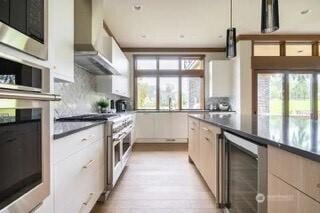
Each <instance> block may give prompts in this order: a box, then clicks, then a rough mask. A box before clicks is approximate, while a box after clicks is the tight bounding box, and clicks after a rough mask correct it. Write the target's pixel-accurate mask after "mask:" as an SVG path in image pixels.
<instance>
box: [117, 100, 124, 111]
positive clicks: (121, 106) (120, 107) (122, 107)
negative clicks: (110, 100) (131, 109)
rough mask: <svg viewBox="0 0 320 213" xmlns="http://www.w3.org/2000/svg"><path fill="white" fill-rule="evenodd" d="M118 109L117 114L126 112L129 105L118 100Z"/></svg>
mask: <svg viewBox="0 0 320 213" xmlns="http://www.w3.org/2000/svg"><path fill="white" fill-rule="evenodd" d="M116 109H117V112H125V111H126V110H127V104H126V101H125V100H122V99H120V100H117V101H116Z"/></svg>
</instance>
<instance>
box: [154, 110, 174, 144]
mask: <svg viewBox="0 0 320 213" xmlns="http://www.w3.org/2000/svg"><path fill="white" fill-rule="evenodd" d="M153 119H154V124H155V132H154V136H153V137H154V138H171V132H172V129H171V113H158V114H154V115H153Z"/></svg>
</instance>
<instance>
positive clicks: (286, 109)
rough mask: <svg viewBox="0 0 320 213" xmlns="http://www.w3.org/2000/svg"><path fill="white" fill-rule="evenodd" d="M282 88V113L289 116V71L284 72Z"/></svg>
mask: <svg viewBox="0 0 320 213" xmlns="http://www.w3.org/2000/svg"><path fill="white" fill-rule="evenodd" d="M283 88H284V94H283V98H284V102H283V104H284V106H283V115H284V116H285V117H288V116H289V73H288V72H285V73H284V81H283Z"/></svg>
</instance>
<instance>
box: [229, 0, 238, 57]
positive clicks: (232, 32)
mask: <svg viewBox="0 0 320 213" xmlns="http://www.w3.org/2000/svg"><path fill="white" fill-rule="evenodd" d="M232 7H233V5H232V0H230V28H228V29H227V58H234V57H236V56H237V42H236V35H237V33H236V28H234V27H232V18H233V17H232V9H233V8H232Z"/></svg>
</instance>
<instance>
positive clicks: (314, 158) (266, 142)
mask: <svg viewBox="0 0 320 213" xmlns="http://www.w3.org/2000/svg"><path fill="white" fill-rule="evenodd" d="M188 116H189V117H192V118H194V119H197V120H200V121H203V122H206V123H209V124H212V125H215V126H217V127H220V128H221V129H223V130H225V131H227V132H230V133H233V134H235V135H237V136H239V137H242V138H244V139H247V140H250V141H252V140H254V141H253V142H254V143H257V144H258V145H263V146H267V145H271V146H274V147H276V148H279V149H282V150H284V151H287V152H290V153H292V154H295V155H299V156H301V157H303V158H307V159H309V160H312V161H316V162H319V163H320V156H319V155H318V154H315V153H313V152H308V151H305V150H302V149H298V148H295V147H292V146H288V145H285V144H282V143H278V142H275V141H271V140H268V139H265V138H261V137H257V136H254V135H251V134H249V133H245V132H243V131H240V130H236V129H233V128H230V127H227V126H224V125H221V124H219V123H216V122H214V121H208V120H206V119H203V118H199V117H197V116H196V115H192V114H189V115H188Z"/></svg>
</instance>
